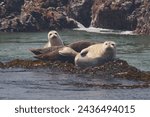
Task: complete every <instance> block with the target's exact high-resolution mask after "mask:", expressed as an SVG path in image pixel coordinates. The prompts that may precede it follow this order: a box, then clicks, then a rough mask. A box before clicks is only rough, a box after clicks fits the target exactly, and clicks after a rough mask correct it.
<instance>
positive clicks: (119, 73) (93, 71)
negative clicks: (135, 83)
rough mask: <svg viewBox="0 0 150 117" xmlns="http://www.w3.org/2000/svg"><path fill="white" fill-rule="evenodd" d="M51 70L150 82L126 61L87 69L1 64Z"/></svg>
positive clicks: (52, 64) (51, 64) (147, 74)
mask: <svg viewBox="0 0 150 117" xmlns="http://www.w3.org/2000/svg"><path fill="white" fill-rule="evenodd" d="M17 67H19V68H26V69H34V68H36V69H37V68H45V67H46V68H50V69H55V70H58V71H63V72H66V73H73V74H89V75H91V76H93V75H97V76H99V77H107V78H109V77H110V78H114V77H115V78H126V79H129V80H141V81H150V72H144V71H140V70H139V69H137V68H135V67H133V66H130V65H129V64H128V63H127V62H126V61H123V60H114V61H110V62H108V63H105V64H104V65H101V66H97V67H88V68H85V69H81V68H77V67H75V66H74V65H73V64H72V63H67V62H60V61H53V62H50V61H49V62H44V61H39V60H34V61H32V60H18V59H17V60H13V61H10V62H7V63H0V68H17Z"/></svg>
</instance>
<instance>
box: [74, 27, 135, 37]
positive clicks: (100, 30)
mask: <svg viewBox="0 0 150 117" xmlns="http://www.w3.org/2000/svg"><path fill="white" fill-rule="evenodd" d="M74 30H80V31H87V32H95V33H100V34H119V35H135V34H134V33H133V31H121V30H113V29H104V28H95V27H89V28H85V27H80V28H75V29H74Z"/></svg>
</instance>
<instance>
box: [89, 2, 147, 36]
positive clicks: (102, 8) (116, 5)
mask: <svg viewBox="0 0 150 117" xmlns="http://www.w3.org/2000/svg"><path fill="white" fill-rule="evenodd" d="M91 25H92V26H94V27H101V28H110V29H120V30H131V31H134V32H135V33H138V34H150V1H149V0H95V1H94V4H93V6H92V21H91Z"/></svg>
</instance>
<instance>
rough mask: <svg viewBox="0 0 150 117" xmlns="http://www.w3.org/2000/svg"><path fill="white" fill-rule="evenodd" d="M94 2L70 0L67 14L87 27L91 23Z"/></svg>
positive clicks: (90, 0)
mask: <svg viewBox="0 0 150 117" xmlns="http://www.w3.org/2000/svg"><path fill="white" fill-rule="evenodd" d="M92 4H93V0H70V2H69V5H68V9H67V14H68V15H69V17H71V18H73V19H75V20H77V21H78V22H80V23H81V24H83V25H84V26H85V27H89V26H90V23H91V6H92Z"/></svg>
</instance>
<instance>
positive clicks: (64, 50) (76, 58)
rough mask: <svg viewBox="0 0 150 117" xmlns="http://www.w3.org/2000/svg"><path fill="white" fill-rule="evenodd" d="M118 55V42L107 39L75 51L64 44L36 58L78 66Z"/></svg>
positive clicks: (99, 61)
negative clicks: (66, 62)
mask: <svg viewBox="0 0 150 117" xmlns="http://www.w3.org/2000/svg"><path fill="white" fill-rule="evenodd" d="M115 56H116V43H115V42H113V41H105V42H103V43H97V44H93V45H90V46H88V47H87V48H84V49H82V50H81V52H77V51H75V50H74V49H73V48H71V47H69V46H64V47H61V48H58V49H56V50H53V51H49V52H47V53H44V54H39V55H37V56H35V58H38V59H41V60H47V61H49V60H50V61H57V60H59V61H62V62H64V61H68V62H71V63H74V64H75V65H76V66H78V67H89V66H97V65H101V64H104V63H105V62H108V61H110V60H113V59H114V58H115Z"/></svg>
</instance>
